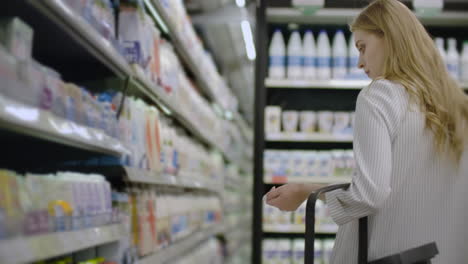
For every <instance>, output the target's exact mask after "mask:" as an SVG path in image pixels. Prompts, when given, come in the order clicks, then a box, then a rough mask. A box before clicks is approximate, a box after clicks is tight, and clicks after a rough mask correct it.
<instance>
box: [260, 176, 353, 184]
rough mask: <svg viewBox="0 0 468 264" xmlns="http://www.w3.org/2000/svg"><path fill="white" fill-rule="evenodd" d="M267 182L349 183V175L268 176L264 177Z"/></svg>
mask: <svg viewBox="0 0 468 264" xmlns="http://www.w3.org/2000/svg"><path fill="white" fill-rule="evenodd" d="M263 182H265V183H266V184H284V183H323V184H335V183H349V182H351V177H349V176H336V177H335V176H332V177H267V176H265V178H264V179H263Z"/></svg>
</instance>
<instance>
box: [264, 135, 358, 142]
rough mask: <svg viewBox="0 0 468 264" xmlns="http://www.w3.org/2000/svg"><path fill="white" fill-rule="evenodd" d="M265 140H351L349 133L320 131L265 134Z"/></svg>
mask: <svg viewBox="0 0 468 264" xmlns="http://www.w3.org/2000/svg"><path fill="white" fill-rule="evenodd" d="M266 140H267V141H271V142H343V143H351V142H353V137H352V136H351V135H333V134H320V133H310V134H306V133H278V134H267V135H266Z"/></svg>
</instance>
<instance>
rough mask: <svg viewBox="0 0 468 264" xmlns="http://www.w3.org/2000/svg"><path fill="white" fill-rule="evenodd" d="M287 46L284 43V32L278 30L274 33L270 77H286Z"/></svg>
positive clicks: (270, 54) (271, 45)
mask: <svg viewBox="0 0 468 264" xmlns="http://www.w3.org/2000/svg"><path fill="white" fill-rule="evenodd" d="M285 55H286V47H285V44H284V39H283V34H282V33H281V31H280V30H276V31H275V33H274V34H273V37H272V40H271V43H270V48H269V57H270V65H269V69H268V77H270V78H273V79H284V78H285V77H286V56H285Z"/></svg>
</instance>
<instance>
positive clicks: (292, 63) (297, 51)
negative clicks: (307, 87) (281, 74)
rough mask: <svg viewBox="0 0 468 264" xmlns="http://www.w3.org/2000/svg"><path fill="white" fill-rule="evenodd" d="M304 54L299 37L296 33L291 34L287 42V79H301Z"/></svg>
mask: <svg viewBox="0 0 468 264" xmlns="http://www.w3.org/2000/svg"><path fill="white" fill-rule="evenodd" d="M303 64H304V53H303V49H302V41H301V35H300V34H299V32H298V31H294V32H293V33H292V34H291V37H290V38H289V42H288V68H287V78H288V79H292V80H294V79H296V80H297V79H303V77H304V72H303Z"/></svg>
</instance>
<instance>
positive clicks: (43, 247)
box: [0, 224, 123, 264]
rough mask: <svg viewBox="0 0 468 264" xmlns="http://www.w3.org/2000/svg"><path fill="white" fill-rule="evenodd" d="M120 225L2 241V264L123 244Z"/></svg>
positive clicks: (0, 245)
mask: <svg viewBox="0 0 468 264" xmlns="http://www.w3.org/2000/svg"><path fill="white" fill-rule="evenodd" d="M122 236H123V232H122V226H121V225H119V224H115V225H109V226H103V227H96V228H89V229H84V230H77V231H69V232H57V233H50V234H44V235H37V236H32V237H22V238H15V239H10V240H0V256H1V259H2V261H1V262H2V263H9V264H16V263H18V264H19V263H30V262H33V261H40V260H45V259H50V258H53V257H57V256H61V255H65V254H69V253H72V252H77V251H80V250H83V249H87V248H91V247H95V246H99V245H104V244H108V243H112V242H116V241H119V240H120V239H121V238H122Z"/></svg>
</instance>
